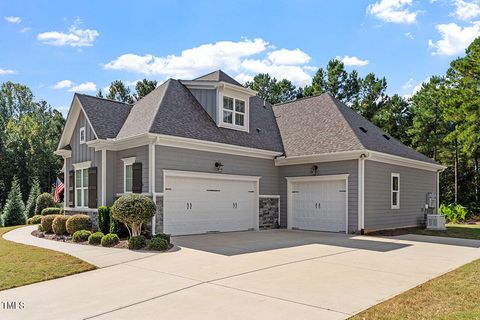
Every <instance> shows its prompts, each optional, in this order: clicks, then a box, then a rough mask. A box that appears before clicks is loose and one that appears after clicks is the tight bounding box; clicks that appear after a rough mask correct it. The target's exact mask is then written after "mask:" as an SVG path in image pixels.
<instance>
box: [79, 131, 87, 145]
mask: <svg viewBox="0 0 480 320" xmlns="http://www.w3.org/2000/svg"><path fill="white" fill-rule="evenodd" d="M79 136H80V144H84V143H85V140H86V138H85V127H81V128H80V134H79Z"/></svg>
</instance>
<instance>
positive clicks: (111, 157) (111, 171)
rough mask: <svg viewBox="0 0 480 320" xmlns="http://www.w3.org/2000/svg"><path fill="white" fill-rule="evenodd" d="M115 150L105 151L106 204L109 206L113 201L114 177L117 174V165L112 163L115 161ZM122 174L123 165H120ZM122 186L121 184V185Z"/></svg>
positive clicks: (114, 193) (114, 192)
mask: <svg viewBox="0 0 480 320" xmlns="http://www.w3.org/2000/svg"><path fill="white" fill-rule="evenodd" d="M117 153H118V152H117V151H107V175H106V177H107V185H106V187H107V197H106V201H107V206H111V205H112V204H113V202H115V196H116V193H117V192H116V187H117V186H116V179H117V177H118V174H117V166H116V165H113V164H115V163H117ZM122 175H123V167H122ZM122 188H123V186H122Z"/></svg>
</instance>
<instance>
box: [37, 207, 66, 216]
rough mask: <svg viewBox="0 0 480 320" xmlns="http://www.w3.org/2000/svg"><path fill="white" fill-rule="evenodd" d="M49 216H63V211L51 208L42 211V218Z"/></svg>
mask: <svg viewBox="0 0 480 320" xmlns="http://www.w3.org/2000/svg"><path fill="white" fill-rule="evenodd" d="M49 214H62V209H61V208H56V207H51V208H50V207H49V208H45V209H43V210H42V216H48V215H49Z"/></svg>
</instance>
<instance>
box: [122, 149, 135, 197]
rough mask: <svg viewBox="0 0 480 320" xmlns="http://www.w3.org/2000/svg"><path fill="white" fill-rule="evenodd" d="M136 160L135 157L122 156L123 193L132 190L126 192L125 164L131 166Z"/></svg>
mask: <svg viewBox="0 0 480 320" xmlns="http://www.w3.org/2000/svg"><path fill="white" fill-rule="evenodd" d="M136 160H137V158H136V157H130V158H123V159H122V161H123V193H127V194H128V193H132V192H133V191H128V192H127V166H131V165H133V164H134V163H135V161H136Z"/></svg>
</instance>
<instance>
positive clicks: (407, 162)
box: [367, 151, 446, 172]
mask: <svg viewBox="0 0 480 320" xmlns="http://www.w3.org/2000/svg"><path fill="white" fill-rule="evenodd" d="M369 153H370V156H369V157H368V158H367V160H372V161H377V162H383V163H388V164H393V165H397V166H403V167H410V168H415V169H420V170H427V171H435V172H436V171H439V170H444V169H445V168H446V167H445V166H442V165H440V164H436V163H428V162H424V161H420V160H413V159H409V158H404V157H400V156H395V155H391V154H387V153H382V152H378V151H369Z"/></svg>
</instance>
